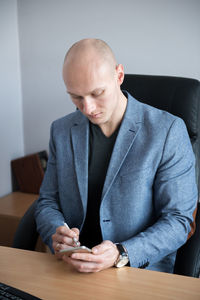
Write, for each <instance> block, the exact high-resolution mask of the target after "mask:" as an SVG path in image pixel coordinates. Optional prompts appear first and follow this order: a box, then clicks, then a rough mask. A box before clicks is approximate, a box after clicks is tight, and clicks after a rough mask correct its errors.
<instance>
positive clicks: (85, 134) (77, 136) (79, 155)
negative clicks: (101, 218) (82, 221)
mask: <svg viewBox="0 0 200 300" xmlns="http://www.w3.org/2000/svg"><path fill="white" fill-rule="evenodd" d="M71 137H72V146H73V151H74V153H73V154H74V155H73V156H74V163H75V171H76V175H77V182H78V187H79V192H80V197H81V200H82V203H83V208H84V211H85V212H86V207H87V194H88V147H89V142H88V139H89V125H88V120H87V119H86V118H84V119H83V121H82V122H77V123H75V124H74V126H73V127H72V128H71Z"/></svg>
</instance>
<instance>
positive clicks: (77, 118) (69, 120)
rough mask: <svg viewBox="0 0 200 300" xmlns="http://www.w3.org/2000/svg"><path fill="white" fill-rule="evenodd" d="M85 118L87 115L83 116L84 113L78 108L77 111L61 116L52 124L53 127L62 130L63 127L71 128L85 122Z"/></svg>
mask: <svg viewBox="0 0 200 300" xmlns="http://www.w3.org/2000/svg"><path fill="white" fill-rule="evenodd" d="M84 119H85V116H83V114H82V113H81V112H80V111H79V110H77V111H75V112H72V113H70V114H68V115H66V116H64V117H62V118H59V119H57V120H55V121H53V123H52V124H51V127H52V128H53V129H55V130H56V129H57V130H61V129H62V128H65V130H66V128H71V127H72V126H74V125H76V124H78V123H80V122H83V121H84Z"/></svg>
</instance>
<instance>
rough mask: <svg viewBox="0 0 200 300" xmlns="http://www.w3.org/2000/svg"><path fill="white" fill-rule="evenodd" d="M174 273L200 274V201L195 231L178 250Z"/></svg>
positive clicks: (195, 275)
mask: <svg viewBox="0 0 200 300" xmlns="http://www.w3.org/2000/svg"><path fill="white" fill-rule="evenodd" d="M174 273H175V274H179V275H186V276H192V277H197V278H198V277H199V276H200V203H198V207H197V214H196V230H195V233H194V235H193V236H192V237H191V238H190V239H189V240H188V241H187V242H186V243H185V244H184V245H183V246H182V247H181V248H180V249H179V250H178V251H177V256H176V262H175V267H174Z"/></svg>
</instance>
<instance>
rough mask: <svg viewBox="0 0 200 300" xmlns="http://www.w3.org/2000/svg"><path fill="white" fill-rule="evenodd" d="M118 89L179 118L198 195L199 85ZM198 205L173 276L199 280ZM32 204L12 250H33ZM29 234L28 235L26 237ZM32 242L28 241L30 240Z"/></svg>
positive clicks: (130, 79)
mask: <svg viewBox="0 0 200 300" xmlns="http://www.w3.org/2000/svg"><path fill="white" fill-rule="evenodd" d="M122 89H125V90H127V91H128V92H129V93H130V94H132V95H133V96H134V97H135V98H136V99H138V100H139V101H141V102H145V103H147V104H150V105H152V106H155V107H157V108H160V109H163V110H166V111H168V112H170V113H172V114H174V115H177V116H179V117H181V118H182V119H183V120H184V121H185V123H186V126H187V129H188V132H189V135H190V139H191V142H192V146H193V149H194V153H195V156H196V169H197V182H198V190H199V191H200V180H199V170H200V122H199V120H200V83H199V81H198V80H194V79H187V78H179V77H168V76H149V75H129V74H127V75H126V76H125V80H124V83H123V85H122ZM199 206H200V204H198V211H197V216H196V232H195V234H194V235H193V236H192V237H191V238H190V239H189V240H188V241H187V243H186V244H185V245H183V246H182V247H181V248H180V249H179V250H178V253H177V258H176V263H175V270H174V273H176V274H180V275H187V276H193V277H199V274H200V208H199ZM34 207H35V204H33V205H32V206H31V207H30V208H29V210H28V211H27V213H26V214H25V215H24V217H23V218H22V220H21V222H20V224H19V227H18V229H17V232H16V235H15V238H14V243H13V246H14V247H16V248H22V249H27V250H33V249H34V248H35V244H36V240H37V237H38V233H37V231H36V224H35V219H34ZM30 232H31V234H30ZM31 236H32V237H33V239H30V237H31Z"/></svg>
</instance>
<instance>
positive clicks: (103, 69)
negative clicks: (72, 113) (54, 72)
mask: <svg viewBox="0 0 200 300" xmlns="http://www.w3.org/2000/svg"><path fill="white" fill-rule="evenodd" d="M123 76H124V73H123V67H122V65H118V66H117V67H114V66H113V68H112V67H111V66H110V65H109V63H106V62H102V61H98V60H97V61H92V62H90V63H89V64H83V65H82V66H81V65H77V66H74V65H73V67H70V66H66V67H65V66H64V68H63V78H64V82H65V84H66V87H67V92H68V93H69V94H70V96H71V99H72V101H73V103H74V104H75V105H76V107H77V108H78V109H79V110H80V111H81V112H82V113H83V114H84V115H85V116H86V117H87V118H88V119H89V120H90V121H91V122H92V123H94V124H97V125H100V126H101V125H104V124H106V123H109V122H111V123H112V122H115V119H116V118H117V115H118V108H119V101H120V85H121V83H122V82H121V78H122V77H123ZM122 81H123V80H122Z"/></svg>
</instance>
